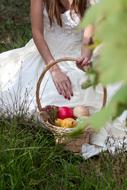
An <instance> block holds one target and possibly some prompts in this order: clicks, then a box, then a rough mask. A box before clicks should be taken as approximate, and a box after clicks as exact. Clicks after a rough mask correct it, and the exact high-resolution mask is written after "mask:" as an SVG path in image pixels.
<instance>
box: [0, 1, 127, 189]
mask: <svg viewBox="0 0 127 190" xmlns="http://www.w3.org/2000/svg"><path fill="white" fill-rule="evenodd" d="M0 21H1V25H0V51H1V52H3V51H5V50H9V49H12V48H17V47H21V46H23V45H25V43H26V42H27V41H28V40H29V39H30V38H31V29H30V21H29V1H28V0H26V1H25V0H22V1H15V0H6V1H5V0H1V4H0ZM126 160H127V154H126V153H120V154H118V155H117V156H114V157H113V156H110V155H109V154H108V153H106V152H105V153H103V154H100V155H99V156H97V157H94V158H92V159H89V160H86V161H85V160H84V159H83V158H82V157H80V156H76V155H74V154H73V153H71V152H69V151H65V150H64V147H62V146H58V145H55V141H54V137H53V135H52V134H51V133H49V132H48V131H46V130H44V129H43V127H42V125H41V124H40V123H37V122H35V121H34V119H33V118H29V119H27V118H24V117H21V116H20V117H18V116H17V117H14V118H11V119H10V118H5V117H1V118H0V190H20V189H21V190H127V161H126Z"/></svg>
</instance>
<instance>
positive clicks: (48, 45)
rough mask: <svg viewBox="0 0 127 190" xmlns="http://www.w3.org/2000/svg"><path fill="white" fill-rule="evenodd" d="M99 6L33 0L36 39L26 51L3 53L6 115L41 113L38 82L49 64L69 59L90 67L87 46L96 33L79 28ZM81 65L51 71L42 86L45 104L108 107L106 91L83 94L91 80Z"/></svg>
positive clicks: (0, 101)
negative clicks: (104, 102)
mask: <svg viewBox="0 0 127 190" xmlns="http://www.w3.org/2000/svg"><path fill="white" fill-rule="evenodd" d="M93 2H94V1H93V0H91V1H86V0H73V1H68V0H65V1H62V0H38V1H34V0H31V23H32V34H33V39H31V40H30V41H29V42H28V43H27V44H26V46H25V47H22V48H19V49H15V50H11V51H8V52H4V53H2V54H0V90H1V92H0V109H1V111H5V112H6V110H8V109H9V112H12V113H13V114H16V113H17V112H20V111H21V110H22V109H27V111H29V112H32V111H34V110H36V101H35V90H36V83H37V81H38V78H39V76H40V74H41V72H42V71H43V69H44V67H45V65H46V64H49V63H51V62H53V61H54V60H56V59H58V58H62V57H65V56H66V57H75V58H77V65H78V66H80V68H83V67H84V66H85V67H87V66H88V65H89V60H90V58H91V54H92V52H91V50H89V49H84V47H83V46H84V43H85V44H88V43H89V42H90V40H91V36H92V30H93V29H92V26H89V27H88V28H87V29H86V30H85V32H84V31H80V30H79V29H78V25H79V23H80V20H81V18H82V17H83V15H84V12H85V11H86V9H87V7H88V6H89V5H90V4H92V3H93ZM83 41H84V42H83ZM77 65H76V64H74V63H71V62H65V63H63V64H60V65H56V66H54V67H52V68H51V69H50V70H49V72H48V73H47V74H46V76H45V78H44V80H43V82H42V86H41V100H42V101H43V106H45V105H52V104H53V105H54V104H55V105H58V106H63V105H68V106H76V105H82V104H84V105H89V106H90V105H91V106H94V107H96V108H100V107H101V106H102V97H103V94H102V87H100V86H99V87H98V88H97V91H96V93H95V91H94V90H93V89H92V88H89V89H88V90H85V91H84V90H82V89H81V84H82V83H83V82H84V80H85V79H86V76H85V74H84V72H83V71H82V70H81V69H79V68H78V67H77ZM24 111H25V110H24Z"/></svg>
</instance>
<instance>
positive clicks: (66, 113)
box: [58, 106, 73, 119]
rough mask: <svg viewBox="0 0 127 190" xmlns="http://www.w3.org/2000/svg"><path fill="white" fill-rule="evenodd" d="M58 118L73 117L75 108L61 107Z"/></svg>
mask: <svg viewBox="0 0 127 190" xmlns="http://www.w3.org/2000/svg"><path fill="white" fill-rule="evenodd" d="M58 118H60V119H66V118H73V109H72V108H69V107H66V106H64V107H59V108H58Z"/></svg>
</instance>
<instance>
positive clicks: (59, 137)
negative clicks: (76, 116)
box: [36, 57, 107, 154]
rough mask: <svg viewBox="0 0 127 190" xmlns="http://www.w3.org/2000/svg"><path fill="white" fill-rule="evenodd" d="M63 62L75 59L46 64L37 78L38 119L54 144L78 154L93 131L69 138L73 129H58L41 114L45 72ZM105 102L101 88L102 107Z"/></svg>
mask: <svg viewBox="0 0 127 190" xmlns="http://www.w3.org/2000/svg"><path fill="white" fill-rule="evenodd" d="M65 61H71V62H72V61H73V62H75V61H76V59H75V58H70V57H66V58H62V59H58V60H56V61H54V62H53V63H51V64H48V65H47V66H46V67H45V69H44V70H43V72H42V74H41V76H40V77H39V80H38V82H37V86H36V103H37V107H38V110H39V113H40V119H41V121H42V124H43V127H45V128H46V129H48V130H49V131H51V132H52V133H53V134H54V136H55V139H56V143H59V144H64V145H65V149H68V150H70V151H72V152H74V153H78V154H79V153H80V150H81V146H82V144H84V143H89V142H90V137H91V135H92V134H93V132H94V131H93V130H92V128H91V127H88V128H87V129H85V131H84V133H83V134H81V135H79V136H78V137H76V138H70V137H69V134H70V132H72V131H73V128H62V127H58V126H55V125H52V124H51V123H49V122H48V120H46V119H44V117H43V113H42V105H41V101H40V98H39V97H40V95H39V94H40V86H41V82H42V80H43V78H44V76H45V74H46V72H47V71H48V70H49V69H50V68H51V67H52V66H54V65H55V64H57V63H62V62H65ZM106 100H107V90H106V88H105V87H103V103H102V107H103V106H105V104H106Z"/></svg>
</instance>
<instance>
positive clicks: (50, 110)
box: [41, 105, 58, 124]
mask: <svg viewBox="0 0 127 190" xmlns="http://www.w3.org/2000/svg"><path fill="white" fill-rule="evenodd" d="M41 115H42V117H43V119H44V121H47V120H48V121H49V122H50V123H51V124H55V120H56V119H57V115H58V107H57V106H54V105H51V106H50V105H48V106H45V107H44V108H42V110H41Z"/></svg>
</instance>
